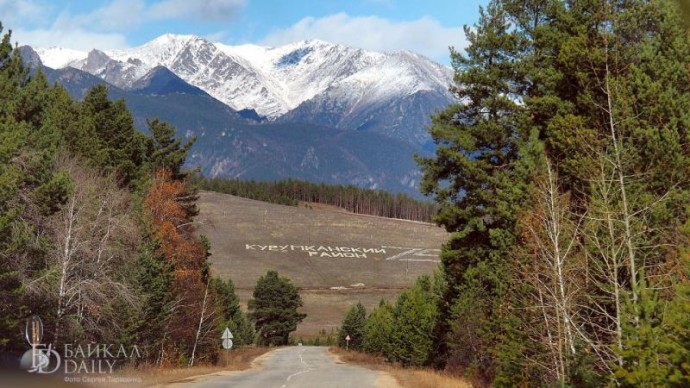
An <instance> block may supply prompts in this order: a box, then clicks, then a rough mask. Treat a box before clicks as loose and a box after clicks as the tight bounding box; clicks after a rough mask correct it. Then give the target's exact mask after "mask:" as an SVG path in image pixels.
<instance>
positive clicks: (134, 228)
mask: <svg viewBox="0 0 690 388" xmlns="http://www.w3.org/2000/svg"><path fill="white" fill-rule="evenodd" d="M0 32H1V26H0ZM149 129H150V133H151V135H150V136H146V135H143V134H142V133H140V132H138V131H137V130H136V129H135V127H134V123H133V119H132V115H131V114H130V112H129V111H128V110H127V108H126V106H125V104H124V102H123V101H122V100H120V101H114V102H113V101H110V100H109V99H108V90H107V88H106V87H105V86H96V87H94V88H93V89H92V90H90V91H89V92H88V93H87V95H86V97H85V98H84V100H83V101H81V102H78V101H74V100H72V99H71V98H70V97H69V95H68V93H67V91H66V90H65V89H64V88H63V87H61V86H58V85H50V84H49V83H48V82H47V81H46V78H45V76H44V75H43V73H42V72H41V71H40V70H37V71H34V72H33V73H32V70H30V69H28V68H27V67H26V66H25V65H24V63H23V60H22V57H21V55H20V54H19V51H18V50H17V49H15V48H13V47H12V45H11V35H10V34H9V33H7V34H5V35H3V38H2V41H1V42H0V352H1V353H2V354H5V355H7V354H17V353H18V354H19V355H21V354H22V353H23V352H24V351H25V350H27V349H28V346H29V345H28V344H27V342H26V339H25V338H24V325H25V322H26V319H27V318H28V317H30V316H32V315H38V316H39V317H40V318H41V320H42V322H43V325H44V336H43V338H42V343H43V344H45V345H46V346H47V345H48V344H50V345H51V346H52V349H58V351H61V350H60V349H64V346H63V345H64V344H73V345H74V346H78V345H79V344H89V343H90V344H93V343H97V344H123V345H125V346H127V348H128V349H130V348H131V347H132V346H137V347H138V349H139V351H138V352H137V353H138V354H139V355H140V356H141V357H136V358H134V359H129V361H130V362H137V363H149V364H155V365H160V366H167V365H194V364H195V363H197V362H199V361H204V362H211V361H213V360H215V359H216V358H217V356H218V351H219V344H218V340H217V339H218V338H220V333H221V330H222V329H223V328H225V326H230V327H231V329H232V331H233V332H234V333H235V344H236V345H242V344H245V343H252V342H253V338H254V334H253V329H252V325H251V324H250V322H249V321H248V320H247V317H246V316H245V314H244V313H243V312H242V310H240V308H239V300H238V299H237V296H236V295H235V292H234V288H233V285H232V282H230V281H223V280H221V279H218V278H216V277H214V276H213V273H212V272H211V270H210V267H209V264H208V257H209V248H210V247H209V244H208V241H207V240H206V239H204V238H203V237H199V236H198V234H197V233H196V232H195V229H194V226H193V222H192V220H193V217H194V216H195V215H196V213H197V210H196V206H195V201H196V190H195V189H194V187H193V185H191V184H190V178H191V177H190V175H189V174H188V173H185V172H183V171H182V170H181V167H182V165H183V163H184V161H185V157H186V155H187V152H188V151H189V148H190V146H191V144H192V143H191V142H189V143H186V144H183V143H181V142H180V141H179V140H178V139H175V137H174V134H175V129H174V128H173V127H171V126H169V125H168V124H166V123H164V122H161V121H158V120H155V119H152V120H150V121H149ZM115 346H117V345H115ZM5 361H7V360H5Z"/></svg>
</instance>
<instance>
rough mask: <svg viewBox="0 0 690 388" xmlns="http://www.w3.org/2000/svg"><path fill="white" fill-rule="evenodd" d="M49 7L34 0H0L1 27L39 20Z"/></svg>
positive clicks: (10, 26) (11, 26)
mask: <svg viewBox="0 0 690 388" xmlns="http://www.w3.org/2000/svg"><path fill="white" fill-rule="evenodd" d="M48 10H49V7H47V6H45V5H43V4H41V3H39V2H37V1H34V0H24V1H17V0H0V21H1V22H2V23H3V28H14V27H16V26H17V25H19V24H20V23H26V22H41V21H43V20H44V18H45V15H46V14H47V13H48Z"/></svg>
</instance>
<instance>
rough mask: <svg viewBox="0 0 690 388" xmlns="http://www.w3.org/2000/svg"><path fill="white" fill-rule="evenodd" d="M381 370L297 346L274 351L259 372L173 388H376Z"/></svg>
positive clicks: (316, 348)
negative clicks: (343, 361)
mask: <svg viewBox="0 0 690 388" xmlns="http://www.w3.org/2000/svg"><path fill="white" fill-rule="evenodd" d="M379 373H380V372H377V371H373V370H370V369H366V368H362V367H358V366H353V365H348V364H342V363H336V362H335V361H334V360H333V359H332V358H331V357H329V355H328V348H326V347H319V346H295V347H290V348H285V349H280V350H277V351H274V352H273V353H272V354H271V355H270V356H269V357H268V358H267V359H265V360H264V361H263V362H262V368H261V369H259V370H247V371H242V372H238V373H236V374H232V375H228V376H213V375H211V376H208V377H201V378H197V379H195V381H191V382H182V383H178V384H173V385H171V386H173V387H232V388H270V387H275V388H289V387H299V388H310V387H314V388H323V387H329V388H336V387H343V388H351V387H358V388H359V387H376V386H377V385H376V380H377V377H379Z"/></svg>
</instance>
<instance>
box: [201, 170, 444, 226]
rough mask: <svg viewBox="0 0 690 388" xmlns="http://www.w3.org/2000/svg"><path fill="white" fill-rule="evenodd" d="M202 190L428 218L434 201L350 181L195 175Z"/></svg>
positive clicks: (409, 218) (417, 219)
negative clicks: (352, 183)
mask: <svg viewBox="0 0 690 388" xmlns="http://www.w3.org/2000/svg"><path fill="white" fill-rule="evenodd" d="M197 183H198V185H199V187H200V188H201V189H203V190H210V191H216V192H220V193H225V194H231V195H235V196H238V197H243V198H249V199H255V200H258V201H264V202H270V203H277V204H281V205H289V206H297V205H298V204H299V202H300V201H301V202H308V203H320V204H326V205H331V206H337V207H340V208H343V209H345V210H347V211H350V212H353V213H357V214H368V215H373V216H380V217H388V218H399V219H406V220H413V221H423V222H431V218H432V216H433V215H434V213H435V212H436V209H437V205H436V204H435V203H433V202H429V201H420V200H417V199H414V198H412V197H410V196H409V195H407V194H404V193H398V194H391V193H388V192H386V191H382V190H371V189H363V188H360V187H357V186H354V185H347V186H345V185H327V184H325V183H320V184H319V183H312V182H306V181H300V180H295V179H288V180H284V181H275V182H261V181H254V180H240V179H228V178H218V177H216V178H204V177H199V180H198V182H197Z"/></svg>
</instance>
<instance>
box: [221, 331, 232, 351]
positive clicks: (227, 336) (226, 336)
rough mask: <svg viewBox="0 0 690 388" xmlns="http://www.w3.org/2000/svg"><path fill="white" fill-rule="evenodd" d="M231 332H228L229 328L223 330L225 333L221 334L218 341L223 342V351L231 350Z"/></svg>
mask: <svg viewBox="0 0 690 388" xmlns="http://www.w3.org/2000/svg"><path fill="white" fill-rule="evenodd" d="M233 338H234V337H233V335H232V332H231V331H230V329H229V328H227V327H226V328H225V331H224V332H223V335H222V336H221V337H220V339H221V340H222V341H223V342H222V344H223V349H231V348H232V339H233Z"/></svg>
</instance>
